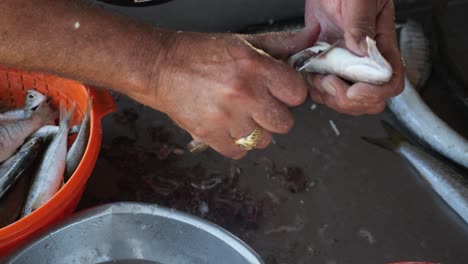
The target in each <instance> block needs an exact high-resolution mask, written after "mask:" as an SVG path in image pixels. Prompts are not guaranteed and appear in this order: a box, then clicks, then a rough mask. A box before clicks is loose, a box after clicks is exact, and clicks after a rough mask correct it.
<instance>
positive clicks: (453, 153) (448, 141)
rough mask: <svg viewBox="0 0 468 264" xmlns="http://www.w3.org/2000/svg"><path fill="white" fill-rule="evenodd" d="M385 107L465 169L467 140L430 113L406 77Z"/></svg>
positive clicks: (435, 148)
mask: <svg viewBox="0 0 468 264" xmlns="http://www.w3.org/2000/svg"><path fill="white" fill-rule="evenodd" d="M388 107H389V109H390V110H391V111H392V112H393V113H394V114H395V116H396V118H397V119H398V120H399V121H400V122H401V123H403V124H404V125H405V127H407V128H408V129H409V130H410V131H411V132H412V133H413V134H415V135H417V136H418V137H419V138H420V139H421V140H422V141H424V142H425V143H426V144H428V145H429V146H431V147H432V148H433V149H434V150H436V151H438V152H439V153H441V154H443V155H444V156H446V157H447V158H449V159H451V160H453V161H455V162H457V163H458V164H460V165H462V166H464V167H465V168H468V140H467V139H465V138H464V137H463V136H461V135H460V134H458V133H457V132H456V131H455V130H453V129H452V128H451V127H450V126H449V125H447V123H445V122H444V121H443V120H442V119H440V118H439V117H438V116H437V115H436V114H435V113H434V112H432V111H431V109H430V108H429V107H428V106H427V105H426V103H425V102H424V101H423V99H422V98H421V97H420V96H419V94H418V92H417V91H416V90H415V89H414V88H413V85H411V83H410V81H409V80H408V78H405V89H404V91H403V92H402V93H401V94H400V95H398V96H396V97H393V98H391V99H390V100H388Z"/></svg>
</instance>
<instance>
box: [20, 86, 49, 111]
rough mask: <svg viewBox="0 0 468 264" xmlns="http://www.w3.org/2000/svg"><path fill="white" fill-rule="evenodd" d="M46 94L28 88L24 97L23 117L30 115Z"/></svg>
mask: <svg viewBox="0 0 468 264" xmlns="http://www.w3.org/2000/svg"><path fill="white" fill-rule="evenodd" d="M46 98H47V97H46V96H45V95H43V94H41V93H40V92H38V91H36V90H33V89H29V90H28V91H27V92H26V97H25V99H24V114H25V117H30V116H31V115H32V113H33V112H34V111H35V110H36V109H37V107H38V106H39V105H40V104H41V103H42V102H44V101H45V100H46Z"/></svg>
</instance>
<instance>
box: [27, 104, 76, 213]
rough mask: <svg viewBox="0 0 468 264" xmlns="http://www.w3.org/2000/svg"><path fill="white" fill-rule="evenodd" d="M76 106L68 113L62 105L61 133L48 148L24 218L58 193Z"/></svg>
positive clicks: (33, 185) (30, 193)
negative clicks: (69, 131)
mask: <svg viewBox="0 0 468 264" xmlns="http://www.w3.org/2000/svg"><path fill="white" fill-rule="evenodd" d="M74 111H75V105H73V106H72V107H71V109H70V110H69V111H68V112H67V110H66V109H65V105H64V104H63V102H61V103H60V131H59V132H58V134H57V135H56V136H55V137H54V139H53V140H52V142H51V143H50V144H49V146H48V147H47V150H46V152H45V154H44V157H43V159H42V161H41V164H40V166H39V169H38V171H37V173H36V176H35V177H34V181H33V184H32V186H31V189H30V190H29V194H28V198H27V199H26V205H25V207H24V210H23V214H22V216H26V215H28V214H30V213H31V212H33V211H34V210H36V209H37V208H39V207H41V206H42V205H43V204H45V203H46V202H47V201H48V200H49V199H50V198H52V196H54V195H55V193H57V191H58V190H59V188H60V185H61V184H62V182H63V174H64V172H65V165H66V164H65V162H66V157H67V138H68V130H69V126H70V121H71V118H72V116H73V112H74Z"/></svg>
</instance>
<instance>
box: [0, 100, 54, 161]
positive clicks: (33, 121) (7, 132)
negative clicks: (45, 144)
mask: <svg viewBox="0 0 468 264" xmlns="http://www.w3.org/2000/svg"><path fill="white" fill-rule="evenodd" d="M55 117H56V113H55V112H54V111H53V110H52V108H51V107H50V106H49V104H48V103H47V101H43V102H42V103H41V104H39V106H38V107H37V108H36V109H35V110H34V111H33V114H32V115H31V117H29V118H26V119H20V120H17V121H8V122H0V162H2V161H5V160H6V159H8V158H9V157H11V155H13V153H15V151H16V150H17V149H18V148H19V147H20V146H21V145H22V144H23V143H24V141H25V139H26V138H28V137H29V136H30V135H31V134H32V133H34V132H35V131H36V130H38V129H39V128H40V127H42V126H44V125H48V124H53V122H54V120H55Z"/></svg>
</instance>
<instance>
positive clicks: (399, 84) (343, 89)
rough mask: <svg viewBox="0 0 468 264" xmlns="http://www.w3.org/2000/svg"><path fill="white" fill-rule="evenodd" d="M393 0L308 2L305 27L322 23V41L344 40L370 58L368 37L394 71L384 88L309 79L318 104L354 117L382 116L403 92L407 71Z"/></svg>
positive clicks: (330, 78)
mask: <svg viewBox="0 0 468 264" xmlns="http://www.w3.org/2000/svg"><path fill="white" fill-rule="evenodd" d="M394 15H395V11H394V6H393V1H392V0H333V1H330V0H306V13H305V23H306V26H307V25H309V24H315V23H320V26H321V28H322V32H321V35H320V39H321V40H323V41H327V42H329V43H334V42H335V41H336V40H338V39H343V38H344V43H345V45H346V47H347V48H348V49H350V50H351V51H352V52H354V53H356V54H357V55H360V56H365V55H366V54H367V45H366V43H365V37H366V36H370V37H371V38H373V39H375V40H376V41H377V47H378V48H379V50H380V52H381V53H382V55H383V56H384V57H385V58H386V59H387V60H388V61H389V63H390V64H391V65H392V68H393V77H392V79H391V80H390V81H389V82H388V83H385V84H383V85H382V86H375V85H370V84H366V83H355V84H353V85H351V86H349V85H348V84H346V83H345V82H344V81H343V80H341V79H340V78H338V77H337V76H333V75H328V76H324V75H318V74H317V75H310V76H308V79H309V83H311V84H312V87H310V95H311V97H312V99H314V100H315V101H317V102H319V103H324V104H326V105H327V106H329V107H331V108H332V109H334V110H336V111H338V112H341V113H347V114H352V115H362V114H376V113H379V112H381V111H382V110H383V109H384V108H385V105H386V100H387V99H388V98H389V97H392V96H395V95H398V94H399V93H401V91H403V86H404V79H403V76H404V69H403V63H402V60H401V55H400V52H399V50H398V46H397V37H396V33H395V26H394Z"/></svg>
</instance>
